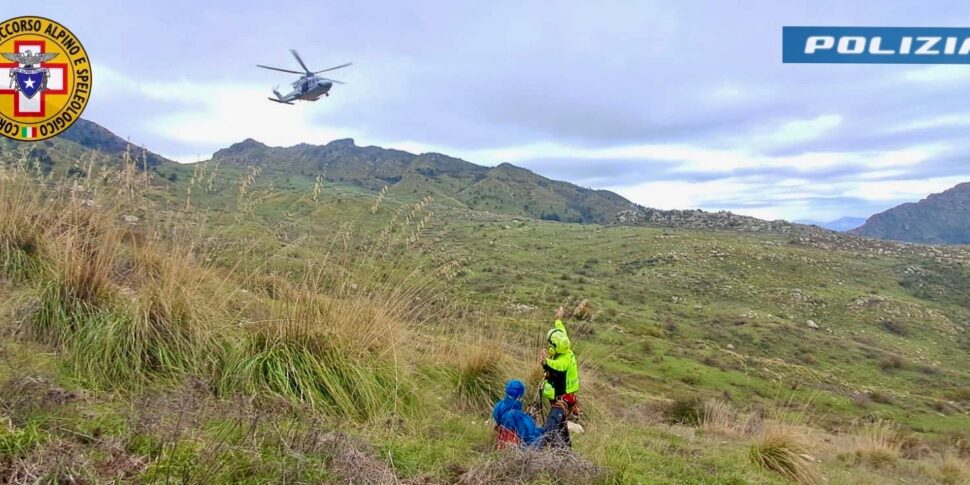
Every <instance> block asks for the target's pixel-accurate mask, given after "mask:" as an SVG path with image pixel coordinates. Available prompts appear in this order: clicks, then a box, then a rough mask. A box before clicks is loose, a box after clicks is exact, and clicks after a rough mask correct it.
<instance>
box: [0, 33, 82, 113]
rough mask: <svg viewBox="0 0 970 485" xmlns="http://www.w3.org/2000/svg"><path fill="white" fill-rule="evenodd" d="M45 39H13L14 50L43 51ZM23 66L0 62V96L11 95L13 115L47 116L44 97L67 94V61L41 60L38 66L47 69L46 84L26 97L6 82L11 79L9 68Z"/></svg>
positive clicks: (20, 51)
mask: <svg viewBox="0 0 970 485" xmlns="http://www.w3.org/2000/svg"><path fill="white" fill-rule="evenodd" d="M46 44H47V42H46V41H43V40H16V41H14V44H13V45H14V52H19V53H25V52H27V51H32V52H37V53H43V52H44V49H45V48H46ZM21 67H25V66H23V65H21V64H17V63H15V62H14V63H0V86H3V85H7V87H5V88H4V87H0V96H5V95H10V96H13V109H14V113H13V114H14V116H18V117H19V116H23V117H29V118H44V117H46V116H47V102H46V100H45V98H46V97H47V95H48V94H67V85H68V82H67V81H68V79H67V76H68V69H67V63H63V62H41V63H40V64H39V65H38V66H35V67H42V68H46V69H48V72H49V73H50V74H49V77H48V79H47V86H46V88H45V89H43V90H42V91H41V92H40V93H39V94H38V95H37V96H34V97H32V98H28V97H27V96H26V95H25V94H24V93H22V92H20V91H18V90H17V89H15V88H14V87H13V86H11V85H9V84H7V83H8V81H7V80H11V81H12V79H13V78H12V76H11V70H12V69H17V68H21Z"/></svg>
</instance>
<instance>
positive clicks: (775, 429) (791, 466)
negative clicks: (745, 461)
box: [748, 423, 822, 484]
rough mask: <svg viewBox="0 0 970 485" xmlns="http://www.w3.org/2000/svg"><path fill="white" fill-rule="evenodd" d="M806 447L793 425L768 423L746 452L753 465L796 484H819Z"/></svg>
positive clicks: (812, 461)
mask: <svg viewBox="0 0 970 485" xmlns="http://www.w3.org/2000/svg"><path fill="white" fill-rule="evenodd" d="M809 451H810V450H809V447H808V445H807V444H806V443H805V441H804V439H803V438H802V436H801V435H800V432H799V430H798V429H797V428H796V427H794V426H788V425H785V424H778V423H771V424H769V425H767V426H766V427H765V429H764V431H762V432H761V435H760V436H758V437H757V438H756V439H755V441H754V442H753V443H752V444H751V447H750V448H749V450H748V455H749V456H750V457H751V461H753V462H754V463H755V464H756V465H758V466H760V467H762V468H764V469H766V470H771V471H773V472H776V473H778V474H779V475H781V476H783V477H785V478H787V479H789V480H792V481H795V482H798V483H808V484H814V483H820V482H821V481H822V480H821V476H820V475H819V473H818V471H817V470H816V468H815V465H814V461H815V460H814V459H813V458H812V457H811V455H809Z"/></svg>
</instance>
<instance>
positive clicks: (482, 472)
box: [458, 450, 606, 485]
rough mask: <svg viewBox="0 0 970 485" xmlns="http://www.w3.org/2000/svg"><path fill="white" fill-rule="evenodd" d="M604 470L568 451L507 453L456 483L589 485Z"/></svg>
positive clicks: (470, 472) (603, 473)
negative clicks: (548, 480)
mask: <svg viewBox="0 0 970 485" xmlns="http://www.w3.org/2000/svg"><path fill="white" fill-rule="evenodd" d="M605 473H606V472H605V470H603V469H602V468H599V467H597V466H596V465H594V464H593V463H591V462H589V461H587V460H585V459H583V458H581V457H579V456H578V455H576V454H574V453H572V452H570V451H565V450H564V451H556V450H507V451H504V452H502V453H501V454H499V455H497V456H496V457H495V458H492V459H489V460H488V461H485V462H484V463H481V464H479V465H477V466H475V467H472V468H471V469H469V470H468V471H467V472H465V473H464V474H462V475H461V477H460V478H459V479H458V483H460V484H463V485H479V484H494V483H523V482H529V481H532V480H539V479H542V478H547V479H553V480H555V481H556V482H557V483H589V482H592V481H595V480H597V479H602V478H603V477H604V475H605Z"/></svg>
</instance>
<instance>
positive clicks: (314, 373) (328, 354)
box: [219, 281, 411, 421]
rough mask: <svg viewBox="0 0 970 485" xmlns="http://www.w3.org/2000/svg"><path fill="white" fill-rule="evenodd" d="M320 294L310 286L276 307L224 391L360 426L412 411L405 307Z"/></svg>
mask: <svg viewBox="0 0 970 485" xmlns="http://www.w3.org/2000/svg"><path fill="white" fill-rule="evenodd" d="M320 293H321V288H319V286H318V285H317V284H316V283H315V282H313V281H310V282H305V283H304V284H303V285H302V286H301V287H298V288H296V289H294V290H293V291H291V292H290V293H289V294H287V295H286V296H285V297H284V298H285V299H282V300H273V301H271V302H270V303H269V304H270V307H271V313H272V318H270V319H268V320H266V321H261V322H256V323H254V324H252V325H251V326H250V328H249V332H248V334H247V335H246V337H245V343H244V345H243V347H242V349H240V350H239V351H238V352H236V353H235V354H234V355H232V356H231V357H230V359H229V361H228V362H227V364H226V366H225V367H224V368H223V370H222V375H221V376H220V379H219V387H220V389H221V390H222V391H223V392H227V393H231V392H244V393H246V394H250V395H254V396H260V395H268V396H274V397H282V398H284V399H290V400H294V401H297V402H301V403H305V404H308V405H311V406H313V407H314V408H317V409H319V410H322V411H324V412H329V413H331V414H335V415H341V416H348V417H352V418H355V419H357V420H361V421H365V420H368V419H370V418H373V417H375V416H381V415H386V414H388V413H394V412H401V411H405V410H406V409H407V407H408V406H409V404H410V401H411V390H410V388H409V379H408V378H407V377H406V376H405V373H406V369H404V368H403V365H402V363H401V357H402V356H401V353H402V350H403V349H402V347H403V345H404V344H406V338H407V328H406V326H405V325H404V324H403V323H402V321H401V315H400V312H399V311H395V308H398V306H396V305H393V304H389V302H388V301H387V300H386V299H383V298H380V297H379V296H378V295H373V294H368V293H367V292H365V291H364V290H361V291H360V292H359V293H358V294H356V295H341V296H339V297H327V296H322V295H321V294H320Z"/></svg>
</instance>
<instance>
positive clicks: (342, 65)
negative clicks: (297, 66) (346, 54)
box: [314, 62, 354, 74]
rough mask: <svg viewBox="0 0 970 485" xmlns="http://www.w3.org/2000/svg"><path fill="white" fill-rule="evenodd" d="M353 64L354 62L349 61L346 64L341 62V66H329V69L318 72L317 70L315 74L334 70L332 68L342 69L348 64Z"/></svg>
mask: <svg viewBox="0 0 970 485" xmlns="http://www.w3.org/2000/svg"><path fill="white" fill-rule="evenodd" d="M353 64H354V63H353V62H348V63H346V64H341V65H339V66H336V67H331V68H329V69H324V70H322V71H317V72H315V73H314V74H320V73H321V72H327V71H332V70H334V69H340V68H342V67H347V66H352V65H353Z"/></svg>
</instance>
